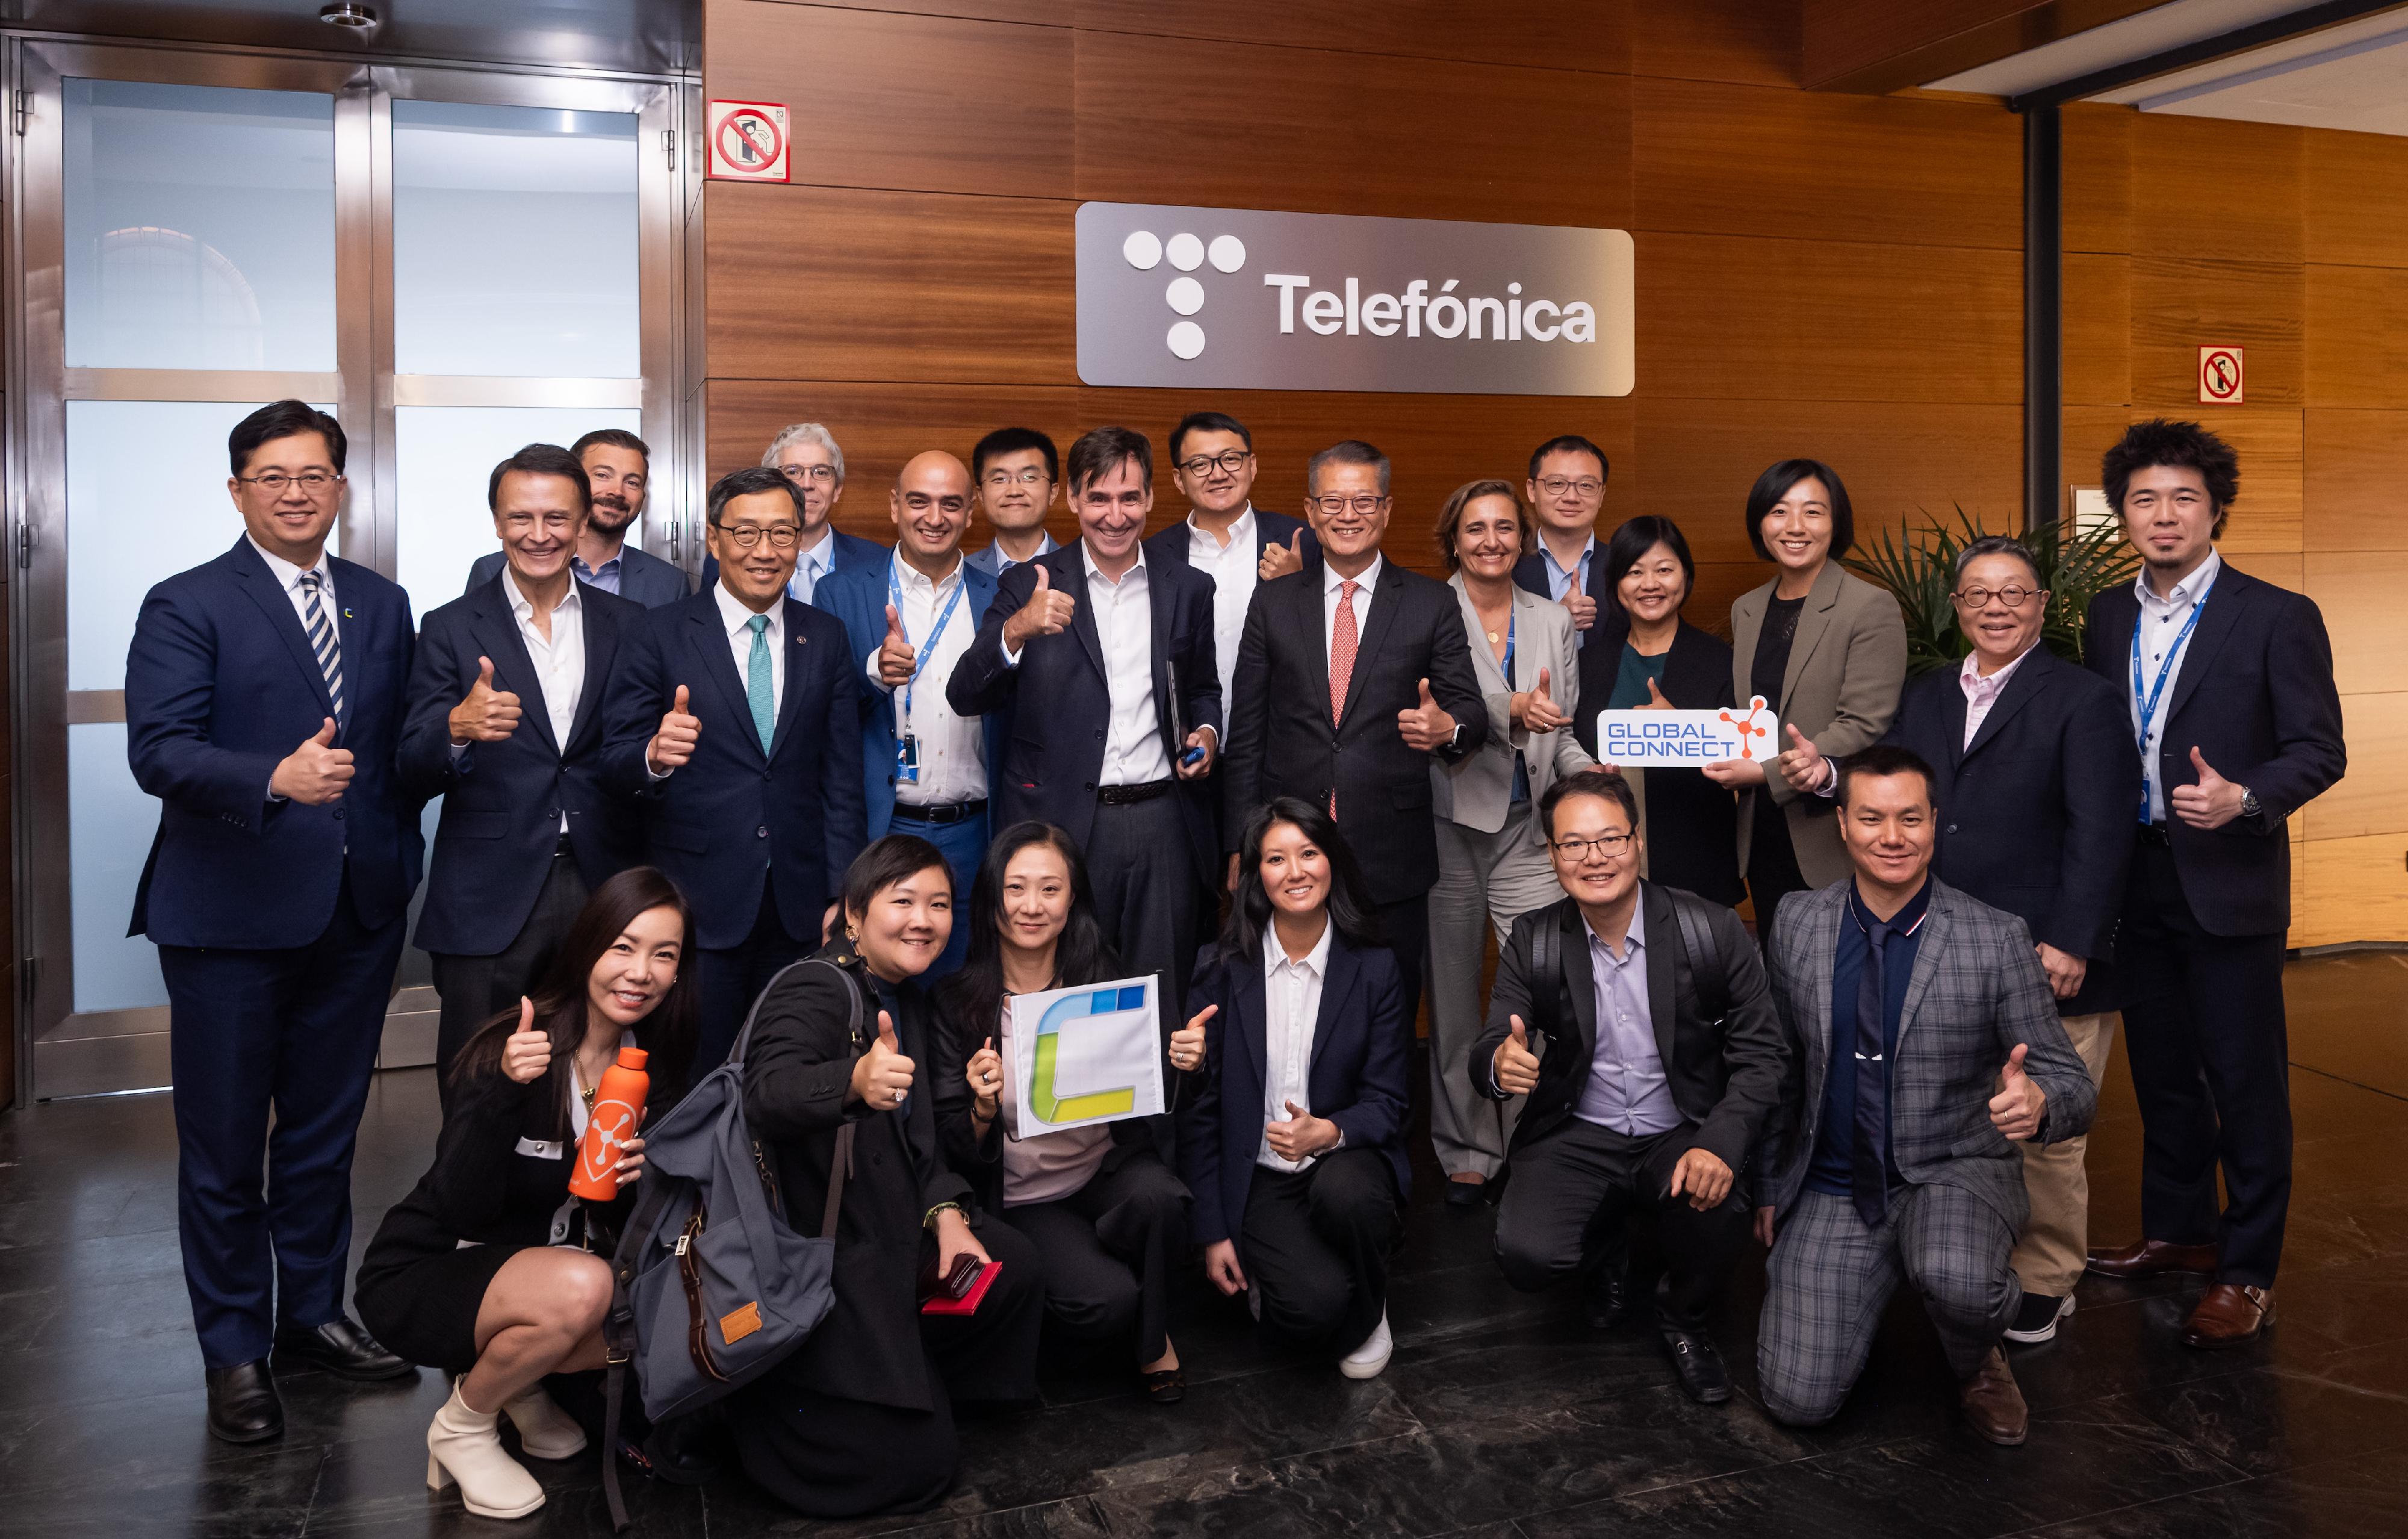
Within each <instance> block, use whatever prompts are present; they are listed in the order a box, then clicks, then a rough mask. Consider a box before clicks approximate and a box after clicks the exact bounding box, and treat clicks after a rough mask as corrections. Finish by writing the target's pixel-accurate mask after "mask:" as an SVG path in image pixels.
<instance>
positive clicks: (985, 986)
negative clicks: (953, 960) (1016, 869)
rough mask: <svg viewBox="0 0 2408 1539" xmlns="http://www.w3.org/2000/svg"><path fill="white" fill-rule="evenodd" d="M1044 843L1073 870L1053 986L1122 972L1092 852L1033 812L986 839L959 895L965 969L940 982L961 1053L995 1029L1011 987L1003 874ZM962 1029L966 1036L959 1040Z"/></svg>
mask: <svg viewBox="0 0 2408 1539" xmlns="http://www.w3.org/2000/svg"><path fill="white" fill-rule="evenodd" d="M1039 844H1041V845H1043V846H1045V847H1046V848H1047V849H1049V850H1052V851H1053V852H1054V854H1055V855H1058V856H1061V857H1062V865H1063V868H1064V869H1065V870H1068V872H1069V873H1070V911H1069V913H1067V914H1065V915H1064V916H1063V920H1062V933H1061V935H1060V936H1058V937H1057V938H1056V939H1055V941H1054V980H1053V985H1052V986H1054V987H1057V988H1075V987H1077V986H1078V985H1081V984H1099V983H1102V982H1103V981H1104V980H1105V979H1107V978H1114V977H1118V976H1120V971H1119V970H1120V963H1119V962H1118V961H1117V960H1115V959H1114V957H1113V956H1112V948H1111V946H1110V945H1108V944H1106V943H1105V941H1104V927H1103V924H1102V922H1101V921H1100V920H1098V919H1097V917H1096V889H1095V885H1094V884H1093V883H1091V882H1089V881H1088V879H1087V860H1086V856H1083V855H1082V854H1081V853H1080V850H1079V841H1077V840H1075V839H1072V838H1071V837H1070V835H1069V833H1068V831H1067V830H1065V829H1062V828H1058V827H1054V825H1053V824H1051V823H1041V822H1039V821H1038V820H1036V819H1034V818H1031V819H1028V820H1027V821H1025V822H1022V823H1015V824H1013V825H1011V827H1008V828H1006V829H1004V830H1003V832H1001V833H999V834H997V835H996V836H995V842H994V843H992V844H990V845H988V846H987V851H986V857H985V858H984V859H983V860H982V861H981V862H980V863H979V870H978V875H977V877H976V878H974V879H973V880H972V881H971V883H970V899H969V902H968V904H967V905H962V904H960V903H959V901H958V899H956V906H955V908H954V910H953V923H954V924H955V925H956V926H968V935H969V951H968V959H967V960H965V961H964V962H963V963H962V966H961V971H958V972H955V973H954V974H953V976H952V977H950V978H947V979H945V980H943V982H941V983H940V984H939V985H938V989H937V998H938V1000H939V1001H940V1002H941V1003H942V1004H943V1005H944V1007H945V1010H944V1017H945V1024H946V1026H947V1027H948V1028H950V1029H951V1030H952V1031H953V1033H955V1034H956V1039H957V1040H956V1042H955V1043H954V1045H955V1047H956V1048H957V1050H958V1051H957V1053H956V1055H955V1056H956V1057H959V1059H960V1061H962V1062H964V1063H967V1062H968V1061H969V1057H970V1055H971V1054H972V1053H974V1052H976V1051H977V1047H976V1045H975V1044H976V1043H978V1042H980V1041H981V1040H982V1039H983V1038H986V1037H990V1036H993V1035H994V1034H995V1020H996V1011H997V1010H998V1009H999V1008H1001V1006H1002V1004H1003V1000H1004V996H1005V993H1006V990H1005V988H1004V986H1003V927H1004V926H1005V925H1006V924H1007V923H1009V920H1008V918H1007V916H1006V915H1005V913H1004V912H1003V884H1004V880H1005V878H1006V877H1007V876H1008V875H1009V874H1010V873H1011V860H1012V857H1013V856H1016V855H1018V854H1019V853H1020V852H1021V851H1023V850H1025V849H1028V848H1030V847H1031V846H1034V845H1039ZM960 1037H967V1038H968V1042H960V1041H958V1038H960Z"/></svg>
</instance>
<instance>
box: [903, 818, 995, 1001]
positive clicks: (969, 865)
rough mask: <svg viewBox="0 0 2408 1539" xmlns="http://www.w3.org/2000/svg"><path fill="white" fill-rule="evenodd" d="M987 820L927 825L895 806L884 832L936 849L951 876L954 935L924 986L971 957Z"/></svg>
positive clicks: (978, 819) (928, 975) (967, 820)
mask: <svg viewBox="0 0 2408 1539" xmlns="http://www.w3.org/2000/svg"><path fill="white" fill-rule="evenodd" d="M986 829H987V816H986V813H983V812H982V813H978V814H976V815H975V816H972V817H966V818H963V819H961V820H960V821H958V822H954V823H929V822H926V821H925V820H923V819H922V818H921V817H920V816H919V815H918V814H917V813H915V812H914V811H913V809H911V808H909V807H906V806H904V805H903V804H902V803H900V802H897V803H896V805H895V820H894V822H893V823H892V824H891V825H889V826H888V828H887V832H889V833H896V834H915V835H917V836H918V837H920V838H922V839H925V840H926V841H928V842H929V843H931V844H934V845H935V846H936V847H937V853H938V854H939V855H941V856H944V857H945V869H946V870H950V871H952V872H953V935H952V937H951V938H949V939H948V940H947V941H946V942H945V949H944V951H943V952H942V953H940V954H939V956H938V957H937V960H936V964H935V965H934V966H933V967H931V968H929V969H928V971H927V972H926V973H925V975H923V976H922V978H921V980H920V981H921V982H922V983H924V984H933V983H935V982H936V981H937V980H938V979H939V978H941V977H944V976H945V975H946V974H947V973H950V972H956V971H960V970H961V965H962V962H963V961H964V959H966V958H967V957H968V956H969V953H970V924H971V915H970V887H971V885H973V884H974V883H976V882H977V881H978V873H979V867H981V866H982V865H984V864H985V863H986V845H987V832H986Z"/></svg>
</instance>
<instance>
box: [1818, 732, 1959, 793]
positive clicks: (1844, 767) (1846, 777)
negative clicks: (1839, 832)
mask: <svg viewBox="0 0 2408 1539" xmlns="http://www.w3.org/2000/svg"><path fill="white" fill-rule="evenodd" d="M1859 775H1869V776H1871V778H1873V779H1875V780H1886V779H1888V778H1889V777H1890V776H1892V775H1921V776H1922V777H1923V795H1924V798H1925V799H1927V800H1928V801H1929V802H1930V803H1931V804H1932V805H1933V806H1935V807H1937V806H1939V805H1940V777H1939V776H1937V775H1935V774H1933V773H1932V772H1931V766H1930V764H1929V763H1928V762H1927V761H1926V760H1925V758H1924V756H1923V755H1920V754H1918V753H1916V752H1915V751H1914V749H1912V748H1907V747H1904V746H1901V745H1900V744H1898V743H1894V742H1877V743H1874V744H1872V745H1871V747H1868V748H1859V749H1857V750H1856V752H1855V753H1853V754H1851V755H1848V756H1847V757H1846V758H1843V759H1842V760H1841V761H1840V784H1838V786H1836V787H1835V788H1834V789H1833V790H1832V793H1831V799H1832V801H1833V803H1834V804H1836V805H1838V806H1841V807H1845V806H1846V805H1847V804H1848V789H1849V787H1850V786H1852V785H1853V784H1856V777H1858V776H1859Z"/></svg>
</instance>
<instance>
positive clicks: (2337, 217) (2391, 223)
mask: <svg viewBox="0 0 2408 1539" xmlns="http://www.w3.org/2000/svg"><path fill="white" fill-rule="evenodd" d="M2301 161H2302V165H2303V168H2304V172H2305V176H2306V181H2307V187H2306V194H2305V197H2306V209H2305V217H2304V221H2303V223H2305V225H2306V228H2307V237H2306V240H2305V242H2304V247H2305V252H2306V256H2307V260H2308V261H2310V262H2327V263H2333V264H2337V265H2343V266H2363V267H2401V266H2408V138H2401V137H2396V136H2394V135H2390V134H2338V133H2323V132H2311V133H2309V134H2308V135H2307V138H2306V143H2305V144H2304V145H2303V146H2302V155H2301Z"/></svg>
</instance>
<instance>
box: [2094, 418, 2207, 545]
mask: <svg viewBox="0 0 2408 1539" xmlns="http://www.w3.org/2000/svg"><path fill="white" fill-rule="evenodd" d="M2154 465H2167V466H2172V467H2175V468H2177V469H2183V470H2196V471H2198V472H2199V479H2200V480H2201V481H2203V482H2206V483H2207V500H2208V501H2209V502H2211V503H2213V504H2214V506H2215V528H2214V531H2213V538H2214V539H2223V538H2224V520H2225V516H2226V511H2227V510H2228V509H2229V508H2230V507H2231V506H2232V499H2233V498H2235V497H2237V496H2240V495H2241V456H2240V455H2238V454H2236V453H2233V452H2232V445H2230V444H2229V443H2227V442H2225V441H2224V440H2223V439H2220V438H2218V437H2216V436H2215V435H2214V433H2211V432H2209V431H2208V430H2207V429H2206V428H2204V427H2201V426H2200V424H2197V423H2178V422H2170V421H2168V420H2167V419H2165V418H2163V417H2151V418H2150V419H2149V420H2148V421H2147V422H2144V423H2134V424H2132V425H2131V426H2129V427H2128V428H2126V429H2124V436H2123V437H2122V438H2120V439H2116V440H2115V442H2114V447H2112V448H2110V449H2109V450H2108V451H2107V453H2105V454H2104V455H2102V456H2100V461H2099V481H2100V485H2101V486H2102V487H2103V488H2104V489H2105V490H2106V493H2107V506H2108V507H2110V508H2113V509H2114V510H2115V516H2116V517H2117V518H2121V517H2123V516H2124V493H2125V492H2126V491H2127V490H2128V489H2129V487H2130V486H2131V484H2132V477H2133V476H2134V475H2136V474H2138V473H2139V472H2141V471H2143V470H2146V469H2148V468H2149V467H2151V466H2154Z"/></svg>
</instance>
